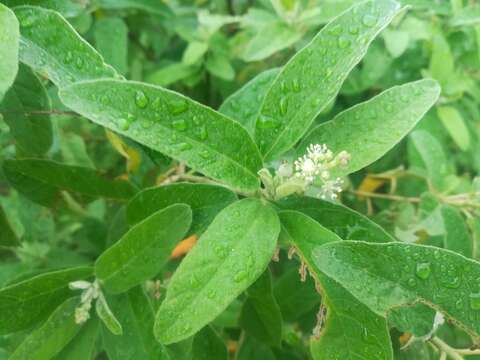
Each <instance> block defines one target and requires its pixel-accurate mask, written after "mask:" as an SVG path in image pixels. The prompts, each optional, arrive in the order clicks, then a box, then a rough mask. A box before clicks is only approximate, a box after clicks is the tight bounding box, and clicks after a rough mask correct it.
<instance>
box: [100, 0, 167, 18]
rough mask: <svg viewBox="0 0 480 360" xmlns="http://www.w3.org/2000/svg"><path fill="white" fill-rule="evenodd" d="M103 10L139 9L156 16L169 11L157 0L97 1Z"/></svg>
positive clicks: (164, 4) (163, 3)
mask: <svg viewBox="0 0 480 360" xmlns="http://www.w3.org/2000/svg"><path fill="white" fill-rule="evenodd" d="M97 4H98V5H99V6H100V7H102V8H104V9H139V10H144V11H148V12H150V13H152V14H157V15H169V14H170V12H171V11H170V9H169V8H168V6H167V5H166V3H165V2H163V1H157V0H98V1H97Z"/></svg>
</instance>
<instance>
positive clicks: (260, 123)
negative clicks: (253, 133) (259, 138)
mask: <svg viewBox="0 0 480 360" xmlns="http://www.w3.org/2000/svg"><path fill="white" fill-rule="evenodd" d="M256 126H257V128H258V129H275V128H277V127H279V126H280V124H279V122H278V121H277V120H276V119H274V118H271V117H269V116H265V115H260V116H259V117H258V119H257V123H256Z"/></svg>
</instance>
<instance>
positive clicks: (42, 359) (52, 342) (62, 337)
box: [9, 297, 82, 360]
mask: <svg viewBox="0 0 480 360" xmlns="http://www.w3.org/2000/svg"><path fill="white" fill-rule="evenodd" d="M79 304H80V298H79V297H73V298H71V299H68V300H66V301H65V302H64V303H63V304H62V305H60V306H59V307H58V308H57V309H56V310H55V311H54V312H53V314H52V315H51V316H50V317H49V318H48V320H47V321H46V322H45V324H43V325H42V326H41V327H39V328H38V329H36V330H34V331H33V332H32V333H31V334H30V335H28V336H27V338H26V339H25V340H24V341H23V342H22V343H21V344H20V346H19V347H18V348H17V349H16V350H15V352H14V353H13V354H12V355H11V356H10V357H9V360H25V359H35V360H50V359H52V358H53V357H54V356H55V355H57V354H58V353H59V352H60V351H61V350H62V349H63V348H64V347H65V346H66V345H67V344H68V343H69V342H70V341H71V340H72V339H73V338H74V337H75V335H77V334H78V332H79V331H80V329H81V328H82V326H81V325H78V324H76V323H75V308H76V307H77V306H78V305H79Z"/></svg>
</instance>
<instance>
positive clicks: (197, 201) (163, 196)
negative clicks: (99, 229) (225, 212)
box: [127, 183, 237, 234]
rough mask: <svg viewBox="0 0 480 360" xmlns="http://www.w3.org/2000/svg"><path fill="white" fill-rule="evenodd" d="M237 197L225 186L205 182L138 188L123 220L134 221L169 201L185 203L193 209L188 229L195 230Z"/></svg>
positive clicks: (202, 228)
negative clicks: (125, 218)
mask: <svg viewBox="0 0 480 360" xmlns="http://www.w3.org/2000/svg"><path fill="white" fill-rule="evenodd" d="M235 200H237V196H236V195H235V193H233V192H231V191H230V190H228V189H227V188H224V187H221V186H216V185H209V184H192V183H176V184H170V185H163V186H158V187H152V188H149V189H145V190H142V191H140V192H139V193H138V194H137V195H135V197H133V198H132V200H130V201H129V203H128V206H127V220H128V223H129V224H130V225H135V224H137V223H138V222H139V221H142V220H143V219H145V218H146V217H148V216H150V215H151V214H153V213H154V212H156V211H158V210H161V209H164V208H166V207H167V206H170V205H173V204H178V203H182V204H188V205H189V206H190V207H191V209H192V212H193V221H192V227H191V228H190V231H189V233H192V234H199V233H201V232H203V230H205V228H206V227H207V226H208V225H209V224H210V223H211V222H212V220H213V219H214V218H215V216H216V215H217V214H218V213H219V212H220V211H221V210H222V209H223V208H225V207H226V206H227V205H229V204H231V203H232V202H234V201H235Z"/></svg>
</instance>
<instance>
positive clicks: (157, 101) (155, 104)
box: [152, 98, 162, 110]
mask: <svg viewBox="0 0 480 360" xmlns="http://www.w3.org/2000/svg"><path fill="white" fill-rule="evenodd" d="M161 106H162V101H161V100H160V98H155V100H153V102H152V107H153V108H154V109H155V110H159V109H160V108H161Z"/></svg>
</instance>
